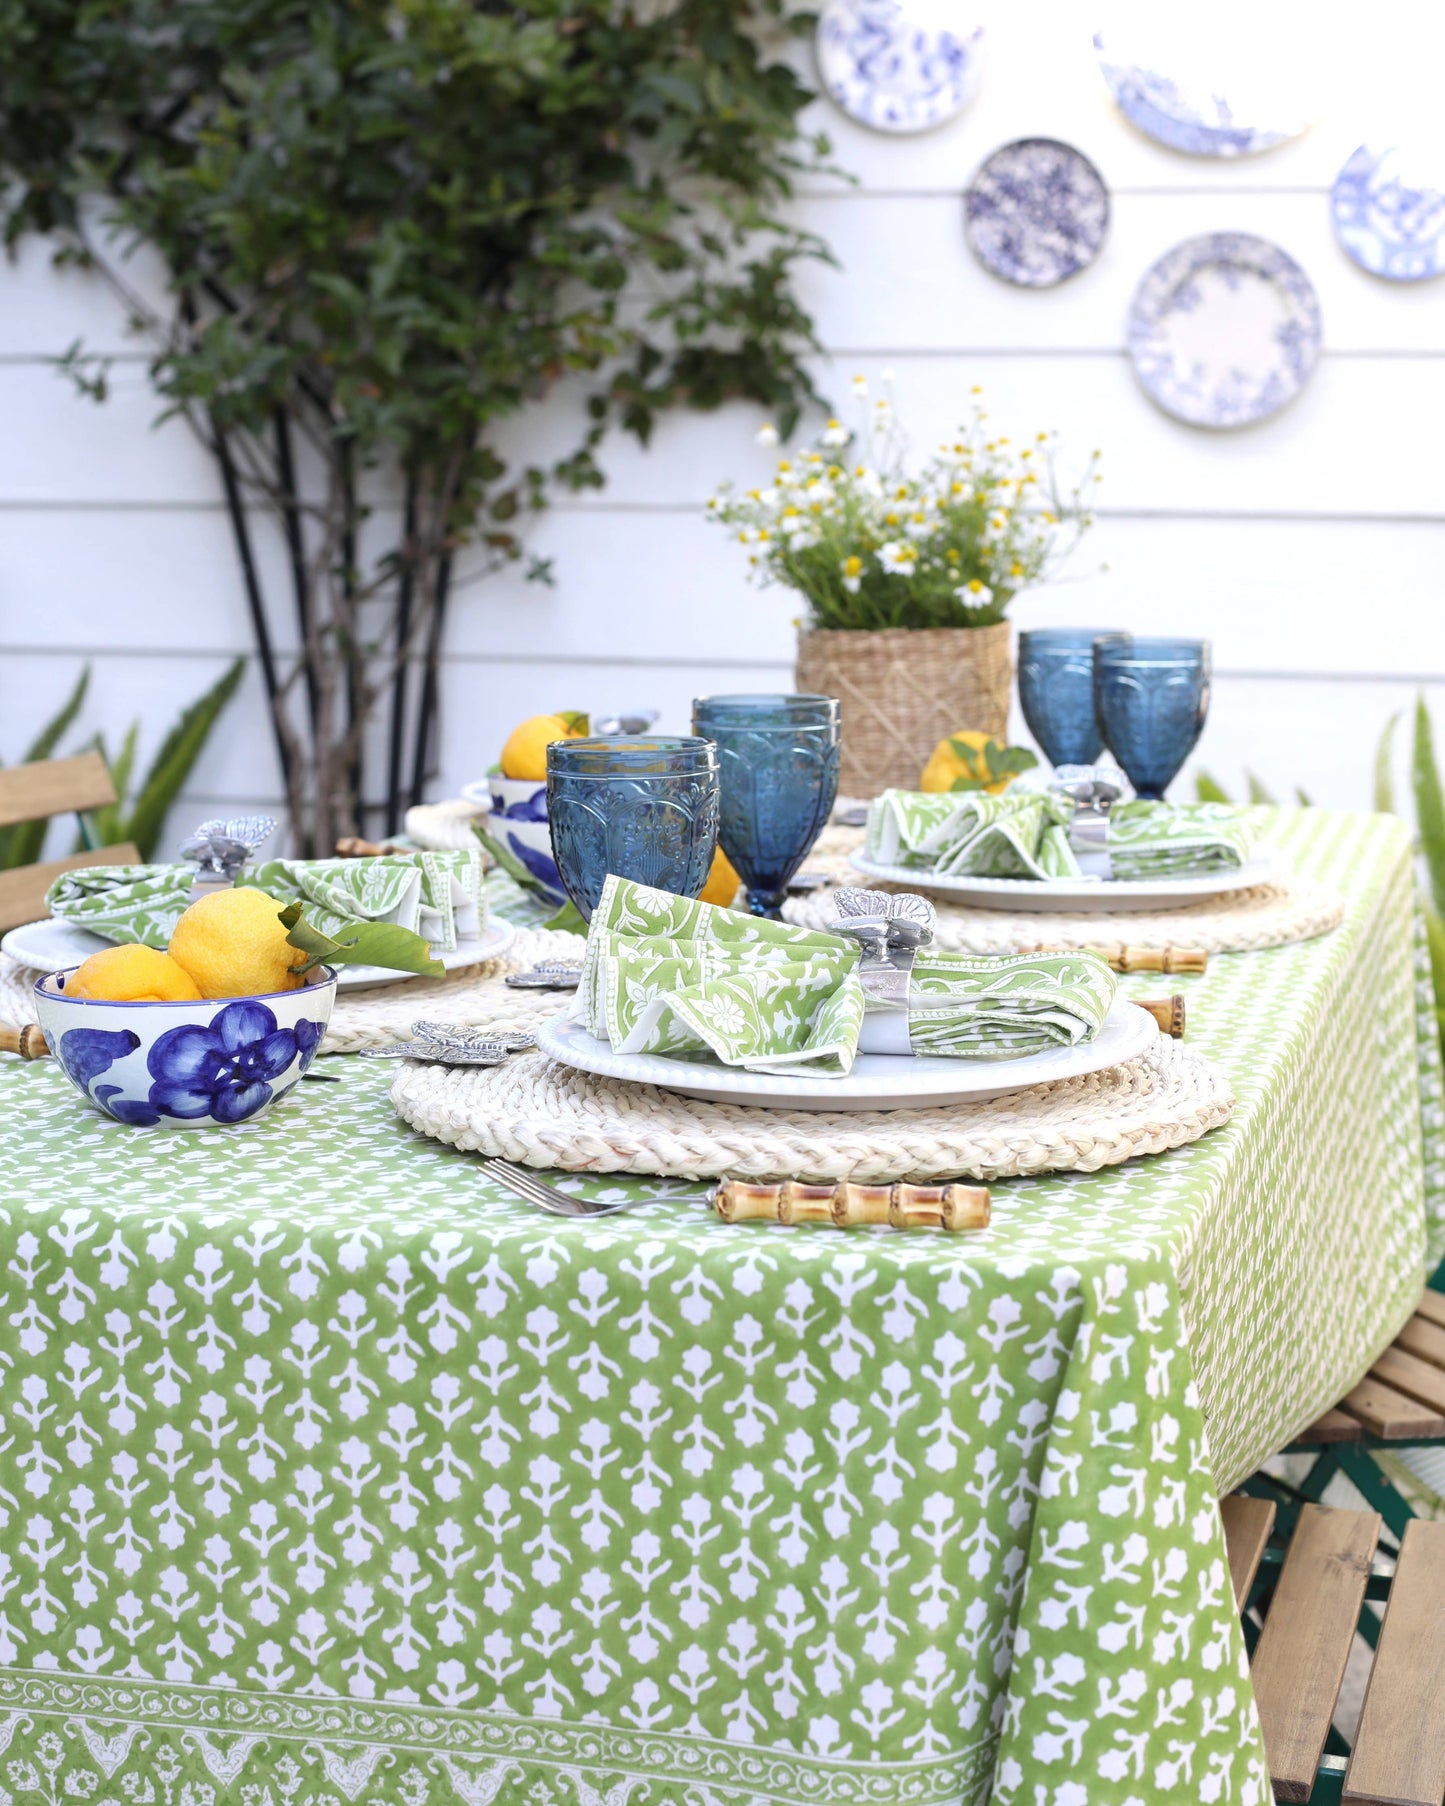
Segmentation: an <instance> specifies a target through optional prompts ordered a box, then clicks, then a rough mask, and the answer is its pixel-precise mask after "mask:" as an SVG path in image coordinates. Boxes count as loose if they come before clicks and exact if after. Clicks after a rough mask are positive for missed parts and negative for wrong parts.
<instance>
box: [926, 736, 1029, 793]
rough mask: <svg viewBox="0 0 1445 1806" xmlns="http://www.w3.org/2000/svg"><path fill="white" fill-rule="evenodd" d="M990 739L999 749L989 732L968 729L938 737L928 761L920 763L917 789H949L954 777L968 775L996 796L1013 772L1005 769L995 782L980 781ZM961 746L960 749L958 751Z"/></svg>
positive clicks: (982, 778) (982, 788)
mask: <svg viewBox="0 0 1445 1806" xmlns="http://www.w3.org/2000/svg"><path fill="white" fill-rule="evenodd" d="M991 741H992V743H993V745H994V746H995V747H998V749H999V751H1000V752H1001V751H1002V750H1003V748H1002V747H999V743H998V741H997V740H994V738H993V735H992V734H979V733H974V732H972V731H971V730H970V731H968V732H960V733H957V734H950V735H949V736H948V738H947V739H946V740H940V741H939V743H938V745H937V746H935V747H934V749H933V752H932V755H931V756H930V758H929V761H928V763H927V764H926V765H925V766H924V767H923V776H922V777H921V778H920V779H919V780H918V788H919V789H920V790H952V789H953V784H954V780H955V779H956V778H969V779H972V780H973V781H974V783H975V784H976V785H977V787H978V788H979V789H981V790H986V791H987V792H988V794H989V795H990V796H997V795H998V794H999V792H1000V791H1001V790H1007V789H1008V787H1009V785H1010V784H1012V783H1013V781H1014V777H1015V775H1016V774H1015V773H1014V772H1012V771H1006V772H1004V773H1003V774H1002V775H1001V776H1000V777H999V778H998V780H997V781H996V782H995V783H992V784H989V783H985V782H983V780H984V779H986V778H987V777H988V766H987V764H986V763H985V762H984V758H983V749H984V747H985V746H987V745H988V744H989V743H990V742H991ZM960 748H962V749H963V750H962V751H960Z"/></svg>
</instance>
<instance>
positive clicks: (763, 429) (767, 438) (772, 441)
mask: <svg viewBox="0 0 1445 1806" xmlns="http://www.w3.org/2000/svg"><path fill="white" fill-rule="evenodd" d="M757 443H758V444H759V445H769V446H771V445H776V444H778V429H777V428H776V427H775V426H773V425H771V424H768V425H766V426H760V427H759V428H758V431H757Z"/></svg>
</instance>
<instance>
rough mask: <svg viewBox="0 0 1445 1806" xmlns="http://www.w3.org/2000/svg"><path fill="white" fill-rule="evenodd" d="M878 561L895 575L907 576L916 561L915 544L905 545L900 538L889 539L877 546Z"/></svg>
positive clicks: (916, 549)
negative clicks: (884, 543)
mask: <svg viewBox="0 0 1445 1806" xmlns="http://www.w3.org/2000/svg"><path fill="white" fill-rule="evenodd" d="M878 562H879V564H881V565H882V566H883V568H884V570H885V571H888V572H890V573H891V574H892V575H893V576H895V577H906V576H908V575H909V574H910V573H911V572H912V570H913V567H914V566H915V565H916V564H917V563H918V548H917V546H910V545H905V544H904V543H903V541H902V540H901V539H890V540H889V541H888V543H887V544H886V545H881V546H879V548H878Z"/></svg>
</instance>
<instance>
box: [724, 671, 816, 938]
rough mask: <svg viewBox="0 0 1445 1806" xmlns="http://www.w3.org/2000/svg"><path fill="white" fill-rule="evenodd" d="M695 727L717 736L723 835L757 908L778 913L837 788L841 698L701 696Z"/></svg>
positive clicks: (761, 913) (759, 911)
mask: <svg viewBox="0 0 1445 1806" xmlns="http://www.w3.org/2000/svg"><path fill="white" fill-rule="evenodd" d="M692 726H693V732H694V733H697V734H703V735H706V737H707V738H708V739H709V740H712V741H714V742H715V743H716V745H717V749H718V770H719V777H720V778H721V782H722V815H721V823H720V827H719V838H720V839H721V841H722V848H723V851H724V852H725V853H726V854H727V856H728V858H729V859H731V860H732V862H733V864H734V865H735V866H736V867H737V869H738V875H739V877H740V878H741V879H742V881H743V883H744V884H745V885H746V886H747V889H748V908H749V909H750V910H751V911H752V913H753V914H754V915H755V916H777V915H778V914H779V913H780V912H781V909H782V902H783V896H784V893H785V887H786V885H787V882H788V880H789V879H790V878H791V877H792V875H793V873H794V872H796V871H797V869H798V867H799V866H800V865H801V864H802V863H803V861H804V860H805V859H806V858H807V856H808V853H809V851H810V849H811V848H812V845H813V842H814V841H815V840H816V839H817V838H818V835H819V833H820V832H821V831H822V828H823V824H824V823H825V822H826V821H827V819H828V817H829V815H830V814H831V812H832V808H833V803H834V800H835V798H836V797H837V795H838V758H839V738H838V703H837V701H836V700H835V698H833V697H831V696H700V697H699V698H698V699H697V701H696V702H694V703H693V705H692Z"/></svg>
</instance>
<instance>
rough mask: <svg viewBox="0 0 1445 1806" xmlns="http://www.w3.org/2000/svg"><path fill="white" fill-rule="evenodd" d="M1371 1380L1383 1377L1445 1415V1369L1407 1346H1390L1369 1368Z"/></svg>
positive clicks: (1388, 1382) (1401, 1390)
mask: <svg viewBox="0 0 1445 1806" xmlns="http://www.w3.org/2000/svg"><path fill="white" fill-rule="evenodd" d="M1369 1377H1370V1378H1371V1379H1372V1380H1382V1381H1383V1382H1384V1384H1385V1385H1387V1386H1393V1387H1394V1389H1395V1391H1396V1392H1403V1393H1404V1394H1405V1395H1406V1397H1408V1398H1413V1399H1418V1400H1419V1402H1420V1403H1421V1404H1422V1405H1428V1406H1429V1407H1430V1409H1431V1410H1432V1411H1436V1412H1439V1413H1441V1414H1442V1415H1445V1373H1442V1372H1441V1370H1440V1369H1439V1368H1438V1367H1432V1366H1431V1364H1430V1363H1429V1362H1428V1361H1422V1360H1421V1359H1420V1357H1419V1356H1418V1355H1412V1354H1407V1353H1406V1352H1405V1351H1404V1349H1402V1348H1398V1347H1393V1348H1387V1349H1386V1350H1385V1352H1384V1353H1383V1354H1382V1355H1381V1356H1380V1358H1379V1360H1378V1361H1376V1362H1375V1364H1374V1366H1373V1367H1372V1368H1371V1369H1370V1374H1369Z"/></svg>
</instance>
